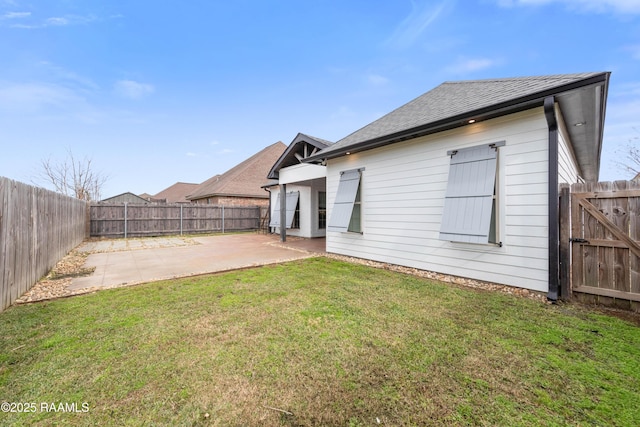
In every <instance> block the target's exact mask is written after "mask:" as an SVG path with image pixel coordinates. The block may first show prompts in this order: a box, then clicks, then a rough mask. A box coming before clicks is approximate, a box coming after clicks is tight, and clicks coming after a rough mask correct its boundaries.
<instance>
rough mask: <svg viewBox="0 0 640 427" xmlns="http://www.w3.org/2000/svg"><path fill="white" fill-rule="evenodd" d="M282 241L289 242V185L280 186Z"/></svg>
mask: <svg viewBox="0 0 640 427" xmlns="http://www.w3.org/2000/svg"><path fill="white" fill-rule="evenodd" d="M280 241H281V242H286V241H287V184H280Z"/></svg>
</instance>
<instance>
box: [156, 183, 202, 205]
mask: <svg viewBox="0 0 640 427" xmlns="http://www.w3.org/2000/svg"><path fill="white" fill-rule="evenodd" d="M198 185H199V184H192V183H189V182H176V183H175V184H173V185H172V186H170V187H167V188H165V189H164V190H162V191H161V192H159V193H158V194H156V195H155V196H150V198H153V199H166V201H167V203H189V200H187V196H188V195H190V194H191V193H193V192H194V191H195V189H196V188H197V187H198Z"/></svg>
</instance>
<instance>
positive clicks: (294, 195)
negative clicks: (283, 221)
mask: <svg viewBox="0 0 640 427" xmlns="http://www.w3.org/2000/svg"><path fill="white" fill-rule="evenodd" d="M299 196H300V192H299V191H292V192H291V193H287V228H291V225H292V224H293V217H294V216H295V213H296V207H297V206H298V197H299Z"/></svg>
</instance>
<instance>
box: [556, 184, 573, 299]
mask: <svg viewBox="0 0 640 427" xmlns="http://www.w3.org/2000/svg"><path fill="white" fill-rule="evenodd" d="M558 221H559V224H560V272H559V275H560V298H561V299H563V300H568V299H570V298H571V242H570V240H569V239H571V189H570V187H569V185H568V184H561V186H560V209H559V218H558Z"/></svg>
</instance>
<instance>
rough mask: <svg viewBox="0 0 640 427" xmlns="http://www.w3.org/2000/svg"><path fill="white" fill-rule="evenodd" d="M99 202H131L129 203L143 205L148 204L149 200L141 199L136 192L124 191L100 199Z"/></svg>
mask: <svg viewBox="0 0 640 427" xmlns="http://www.w3.org/2000/svg"><path fill="white" fill-rule="evenodd" d="M100 203H114V204H119V203H131V204H139V205H144V204H149V203H150V202H149V200H146V199H143V198H142V197H140V196H138V195H136V194H133V193H131V192H126V193H122V194H118V195H117V196H113V197H108V198H106V199H102V200H100Z"/></svg>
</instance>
